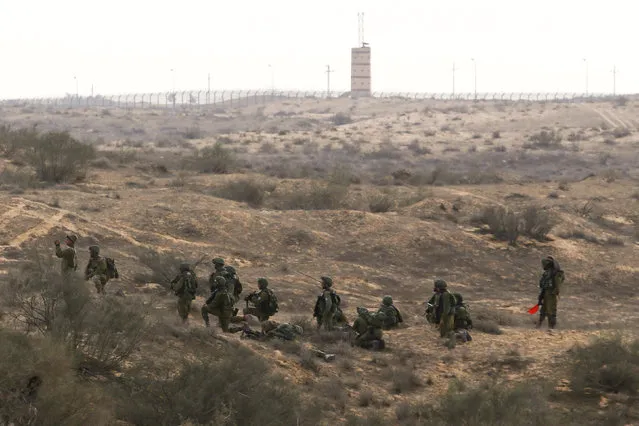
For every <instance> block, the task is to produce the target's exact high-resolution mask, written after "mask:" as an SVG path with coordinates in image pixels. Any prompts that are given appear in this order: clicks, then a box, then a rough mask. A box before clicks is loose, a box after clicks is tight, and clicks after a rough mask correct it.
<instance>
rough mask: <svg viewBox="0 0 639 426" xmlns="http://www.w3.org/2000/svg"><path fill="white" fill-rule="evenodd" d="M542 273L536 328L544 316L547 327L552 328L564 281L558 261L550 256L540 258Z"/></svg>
mask: <svg viewBox="0 0 639 426" xmlns="http://www.w3.org/2000/svg"><path fill="white" fill-rule="evenodd" d="M541 266H542V268H543V270H544V271H543V273H542V274H541V278H540V279H539V289H540V293H539V304H540V305H541V309H540V311H539V321H538V322H537V328H539V327H541V325H542V324H543V322H544V320H545V319H546V317H548V329H549V330H552V329H553V328H555V326H556V325H557V302H558V301H559V293H560V290H561V286H562V284H563V282H564V271H563V270H562V269H561V266H559V262H557V261H556V260H555V258H554V257H552V256H547V257H545V258H543V259H542V260H541Z"/></svg>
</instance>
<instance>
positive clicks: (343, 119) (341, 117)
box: [331, 112, 353, 126]
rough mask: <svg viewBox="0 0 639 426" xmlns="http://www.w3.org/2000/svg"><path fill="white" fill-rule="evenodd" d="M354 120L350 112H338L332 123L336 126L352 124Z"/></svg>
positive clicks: (332, 118)
mask: <svg viewBox="0 0 639 426" xmlns="http://www.w3.org/2000/svg"><path fill="white" fill-rule="evenodd" d="M352 122H353V120H352V119H351V116H350V115H348V114H344V113H343V112H338V113H337V114H335V115H333V116H332V117H331V123H333V124H334V125H336V126H342V125H344V124H350V123H352Z"/></svg>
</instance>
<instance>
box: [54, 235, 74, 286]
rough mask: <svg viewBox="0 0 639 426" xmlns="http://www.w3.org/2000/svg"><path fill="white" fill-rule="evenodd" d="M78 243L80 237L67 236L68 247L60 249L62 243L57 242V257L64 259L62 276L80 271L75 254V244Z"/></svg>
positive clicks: (61, 263) (61, 267) (61, 266)
mask: <svg viewBox="0 0 639 426" xmlns="http://www.w3.org/2000/svg"><path fill="white" fill-rule="evenodd" d="M76 241H78V237H76V236H75V235H67V236H66V244H67V247H65V248H62V247H60V242H59V241H56V244H55V255H56V256H57V257H58V258H60V259H62V261H61V262H60V269H61V272H62V276H66V275H68V274H71V273H73V272H74V271H76V270H77V269H78V256H77V254H76V252H75V243H76Z"/></svg>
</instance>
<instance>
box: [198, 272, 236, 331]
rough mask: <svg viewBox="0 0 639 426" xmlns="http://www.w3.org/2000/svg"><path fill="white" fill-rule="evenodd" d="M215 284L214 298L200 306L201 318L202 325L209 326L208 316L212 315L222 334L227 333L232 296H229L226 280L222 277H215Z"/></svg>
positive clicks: (231, 312)
mask: <svg viewBox="0 0 639 426" xmlns="http://www.w3.org/2000/svg"><path fill="white" fill-rule="evenodd" d="M215 283H216V285H217V291H216V292H215V297H213V299H212V300H211V298H209V300H207V303H206V304H205V305H204V306H202V318H203V319H204V324H206V326H207V327H208V326H209V314H211V315H214V316H216V317H218V318H219V319H220V327H222V330H223V331H224V332H228V331H229V323H230V322H231V317H232V316H233V296H231V295H230V294H229V292H228V289H227V287H226V280H225V279H224V278H223V277H216V278H215Z"/></svg>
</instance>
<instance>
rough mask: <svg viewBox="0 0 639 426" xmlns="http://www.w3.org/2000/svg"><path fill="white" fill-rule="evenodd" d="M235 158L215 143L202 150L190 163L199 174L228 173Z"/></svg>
mask: <svg viewBox="0 0 639 426" xmlns="http://www.w3.org/2000/svg"><path fill="white" fill-rule="evenodd" d="M235 161H236V160H235V156H234V155H233V153H232V152H231V151H230V150H229V149H227V148H224V146H223V145H222V144H221V143H220V142H217V143H216V144H215V145H213V146H208V147H206V148H202V149H201V150H200V151H199V152H198V153H197V154H196V155H195V156H194V157H193V158H192V159H191V162H192V163H193V166H194V168H195V170H197V171H198V172H200V173H229V172H230V171H231V170H232V169H233V168H234V166H235Z"/></svg>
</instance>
